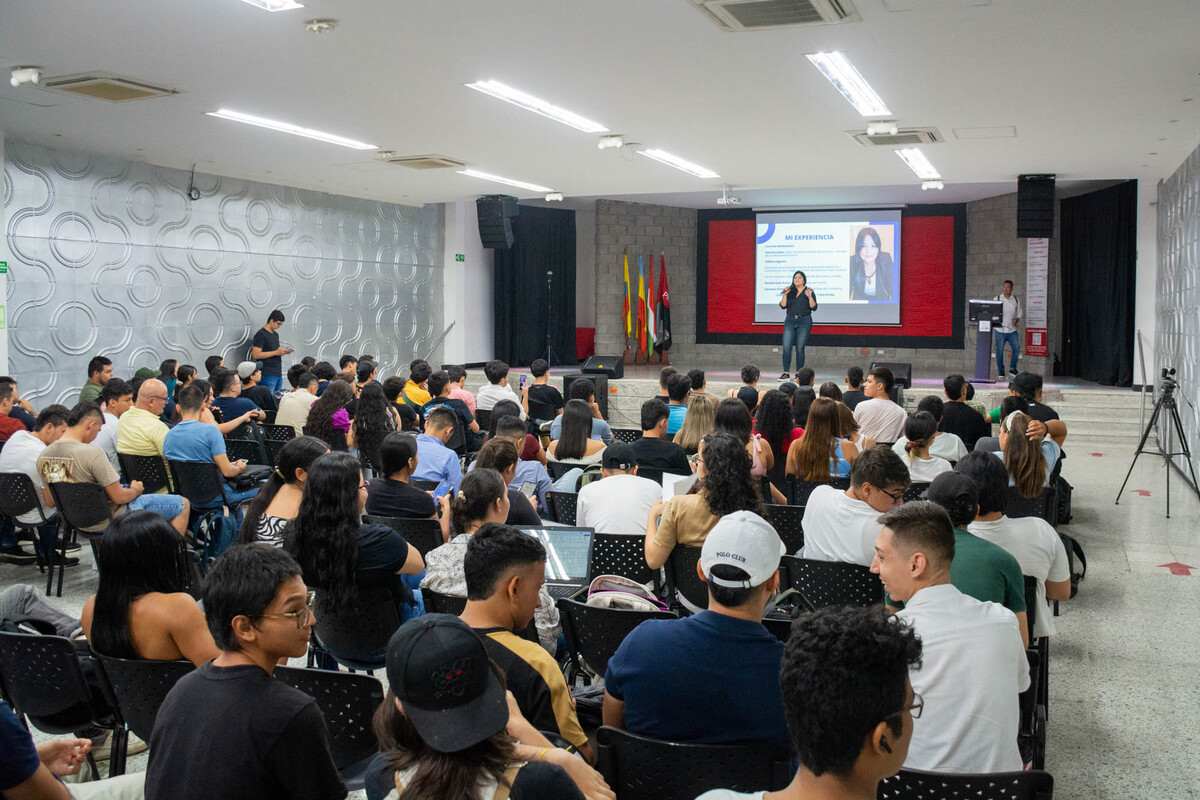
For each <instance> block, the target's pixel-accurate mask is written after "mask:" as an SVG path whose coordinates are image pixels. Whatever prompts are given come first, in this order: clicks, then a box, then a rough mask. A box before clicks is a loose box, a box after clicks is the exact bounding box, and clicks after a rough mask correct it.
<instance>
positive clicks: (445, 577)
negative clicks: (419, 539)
mask: <svg viewBox="0 0 1200 800" xmlns="http://www.w3.org/2000/svg"><path fill="white" fill-rule="evenodd" d="M441 504H442V519H441V521H442V533H443V535H444V536H445V537H446V539H447V541H446V543H445V544H444V545H442V546H441V547H435V548H434V549H433V550H430V551H429V552H428V553H426V554H425V577H424V578H422V579H421V588H422V589H429V590H430V591H434V592H437V593H438V594H444V595H448V596H450V597H466V596H467V576H466V572H465V570H464V569H463V561H464V560H465V559H466V557H467V544H468V543H469V542H470V541H471V537H472V536H473V535H474V534H475V532H476V531H477V530H479V529H480V528H481V527H483V526H484V525H485V524H487V523H489V522H493V523H496V524H499V525H502V524H504V521H505V520H507V519H508V512H509V501H508V486H507V485H506V484H505V483H504V478H503V477H502V476H501V475H500V473H499V472H497V471H496V470H494V469H487V468H484V467H479V468H478V469H473V470H471V471H470V472H468V473H467V477H465V478H463V481H462V486H461V487H460V488H459V490H458V491H457V492H455V493H454V495H453V497H451V495H449V494H447V495H445V496H443V497H442V498H441ZM533 620H534V623H535V624H536V625H537V632H538V641H539V642H541V644H542V647H544V648H546V650H547V651H548V652H549V653H550V655H554V654H555V652H556V651H557V650H558V634H559V632H560V630H561V626H560V624H559V619H558V609H557V608H556V607H555V605H554V599H553V598H551V597H550V593H549V592H547V591H546V589H545V587H543V588H542V589H540V590H539V592H538V607H537V610H535V611H534V614H533Z"/></svg>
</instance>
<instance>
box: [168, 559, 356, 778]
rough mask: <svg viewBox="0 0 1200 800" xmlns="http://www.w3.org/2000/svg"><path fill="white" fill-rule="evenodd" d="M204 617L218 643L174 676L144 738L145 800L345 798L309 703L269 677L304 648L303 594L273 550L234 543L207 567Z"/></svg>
mask: <svg viewBox="0 0 1200 800" xmlns="http://www.w3.org/2000/svg"><path fill="white" fill-rule="evenodd" d="M203 603H204V616H205V619H206V620H207V622H208V628H209V631H211V633H212V636H213V639H214V640H215V642H216V645H217V647H218V648H219V649H220V652H219V654H218V655H217V657H216V658H215V659H213V660H212V661H209V662H208V663H206V664H204V665H203V666H201V667H199V668H198V669H196V670H195V671H194V672H192V673H190V674H188V675H187V676H185V677H183V678H182V679H180V681H179V682H178V683H176V684H175V687H174V688H173V689H171V691H170V693H169V694H168V695H167V699H166V701H165V702H164V703H163V704H162V707H161V708H160V709H159V711H158V718H157V720H156V722H155V725H154V733H153V735H152V736H151V737H150V761H149V766H148V768H147V770H146V800H212V798H217V797H229V798H233V797H290V798H306V799H308V800H341V799H342V798H344V797H345V796H346V788H345V786H344V785H343V784H342V780H341V777H340V776H339V774H338V770H337V767H336V765H335V764H334V762H333V756H332V754H331V752H330V742H329V732H328V729H327V728H326V726H325V719H324V717H323V716H322V714H321V711H320V709H319V708H318V706H317V703H316V701H315V700H313V698H312V697H310V696H309V695H307V694H305V693H303V692H301V691H300V690H298V689H294V688H292V687H290V686H288V685H287V684H285V683H283V682H282V681H279V680H276V679H275V678H274V677H273V676H272V673H273V671H274V669H275V665H276V664H278V663H279V662H280V660H281V659H288V658H299V657H300V656H303V655H304V654H305V652H307V650H308V641H309V631H310V628H311V626H312V624H313V612H312V608H311V594H310V591H309V589H308V587H307V586H305V585H304V581H303V580H302V579H301V577H300V566H299V565H298V564H297V563H296V562H295V560H294V559H293V558H292V557H291V556H290V555H288V554H287V553H285V552H284V551H282V550H279V549H277V548H274V547H266V546H263V545H258V544H249V545H238V546H236V547H233V548H231V549H230V550H229V551H227V552H226V553H225V554H224V555H222V556H221V557H220V558H218V559H217V560H216V562H214V563H213V566H212V568H211V569H210V570H209V572H208V575H207V577H206V579H205V582H204V593H203Z"/></svg>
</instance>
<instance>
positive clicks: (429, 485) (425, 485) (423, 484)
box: [408, 478, 441, 492]
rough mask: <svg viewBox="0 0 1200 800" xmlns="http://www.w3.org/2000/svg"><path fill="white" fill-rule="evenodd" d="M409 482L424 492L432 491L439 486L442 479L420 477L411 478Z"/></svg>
mask: <svg viewBox="0 0 1200 800" xmlns="http://www.w3.org/2000/svg"><path fill="white" fill-rule="evenodd" d="M408 482H409V483H411V484H412V485H413V486H415V487H416V488H418V489H420V490H421V491H422V492H431V491H433V490H434V489H436V488H437V487H438V484H440V483H441V481H427V480H420V479H418V478H410V479H409V481H408Z"/></svg>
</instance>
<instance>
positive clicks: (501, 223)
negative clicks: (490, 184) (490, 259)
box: [475, 194, 519, 250]
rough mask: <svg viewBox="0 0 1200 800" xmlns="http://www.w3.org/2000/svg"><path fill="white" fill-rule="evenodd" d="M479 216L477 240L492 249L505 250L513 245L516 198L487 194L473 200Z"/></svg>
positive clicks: (517, 209)
mask: <svg viewBox="0 0 1200 800" xmlns="http://www.w3.org/2000/svg"><path fill="white" fill-rule="evenodd" d="M475 211H476V213H477V215H478V217H479V241H480V242H481V243H482V244H483V246H484V247H486V248H489V249H492V250H507V249H508V248H510V247H512V245H513V230H512V220H513V217H515V216H517V213H518V212H519V208H518V206H517V198H515V197H512V196H511V195H507V194H489V195H484V196H483V197H480V198H478V199H476V200H475Z"/></svg>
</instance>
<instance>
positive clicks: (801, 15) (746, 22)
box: [688, 0, 862, 32]
mask: <svg viewBox="0 0 1200 800" xmlns="http://www.w3.org/2000/svg"><path fill="white" fill-rule="evenodd" d="M688 2H690V3H691V4H692V5H694V6H696V7H697V8H699V9H701V10H703V11H705V12H706V13H707V15H708V17H709V19H711V20H713V22H715V23H717V25H718V26H719V27H720V28H721V29H722V30H726V31H734V32H743V31H761V30H768V29H770V28H782V27H786V26H794V25H830V24H836V23H840V22H860V21H861V20H862V17H860V16H859V15H858V10H857V9H856V8H855V7H854V3H853V2H851V0H688Z"/></svg>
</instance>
